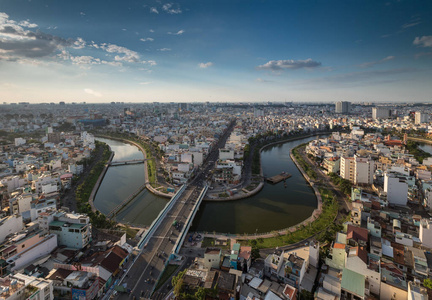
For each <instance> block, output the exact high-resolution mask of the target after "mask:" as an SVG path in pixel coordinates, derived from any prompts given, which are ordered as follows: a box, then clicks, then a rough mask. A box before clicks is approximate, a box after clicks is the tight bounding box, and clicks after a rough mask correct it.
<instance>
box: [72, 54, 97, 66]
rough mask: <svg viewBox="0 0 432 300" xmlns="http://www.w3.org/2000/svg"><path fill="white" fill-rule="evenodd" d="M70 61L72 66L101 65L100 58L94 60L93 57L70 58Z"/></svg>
mask: <svg viewBox="0 0 432 300" xmlns="http://www.w3.org/2000/svg"><path fill="white" fill-rule="evenodd" d="M70 60H71V61H72V63H73V64H74V65H99V64H101V60H100V58H95V57H93V56H88V55H83V56H71V57H70Z"/></svg>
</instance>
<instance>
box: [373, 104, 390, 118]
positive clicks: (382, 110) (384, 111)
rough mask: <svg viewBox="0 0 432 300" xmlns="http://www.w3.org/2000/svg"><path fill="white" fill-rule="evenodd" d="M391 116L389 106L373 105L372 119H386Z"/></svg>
mask: <svg viewBox="0 0 432 300" xmlns="http://www.w3.org/2000/svg"><path fill="white" fill-rule="evenodd" d="M390 116H391V109H390V108H389V107H382V106H377V107H372V119H374V120H376V119H386V118H389V117H390Z"/></svg>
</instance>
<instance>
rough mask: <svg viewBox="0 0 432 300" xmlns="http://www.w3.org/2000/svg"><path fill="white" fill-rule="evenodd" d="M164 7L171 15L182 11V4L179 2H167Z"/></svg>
mask: <svg viewBox="0 0 432 300" xmlns="http://www.w3.org/2000/svg"><path fill="white" fill-rule="evenodd" d="M162 9H163V10H164V11H165V12H167V13H169V14H171V15H176V14H181V13H182V11H181V9H180V6H179V5H178V4H174V3H166V4H164V5H163V6H162Z"/></svg>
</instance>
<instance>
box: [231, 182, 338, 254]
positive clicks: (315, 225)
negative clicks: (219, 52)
mask: <svg viewBox="0 0 432 300" xmlns="http://www.w3.org/2000/svg"><path fill="white" fill-rule="evenodd" d="M320 193H321V197H322V199H323V212H322V213H321V215H320V216H319V217H318V219H316V220H315V221H313V222H312V223H310V224H308V225H306V226H305V225H301V226H299V227H298V228H297V230H296V231H294V232H292V233H287V234H284V235H281V234H279V233H278V232H276V231H275V232H274V233H273V237H270V238H265V239H264V238H258V239H256V240H237V242H239V243H240V244H241V245H249V246H252V243H253V244H255V242H253V241H256V247H257V248H259V249H262V248H275V247H280V246H284V245H290V244H294V243H297V242H300V241H302V240H304V239H307V238H308V237H310V236H312V235H314V234H316V233H318V232H320V231H322V230H325V229H326V228H328V227H329V226H330V225H331V224H333V220H334V218H335V217H336V215H337V212H338V208H339V205H338V203H337V202H336V200H335V199H334V196H333V193H332V192H331V191H329V190H327V189H324V188H320Z"/></svg>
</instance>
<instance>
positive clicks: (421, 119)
mask: <svg viewBox="0 0 432 300" xmlns="http://www.w3.org/2000/svg"><path fill="white" fill-rule="evenodd" d="M414 122H415V124H416V125H419V124H421V123H427V122H429V115H428V114H425V113H422V112H420V111H416V113H415V120H414Z"/></svg>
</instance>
